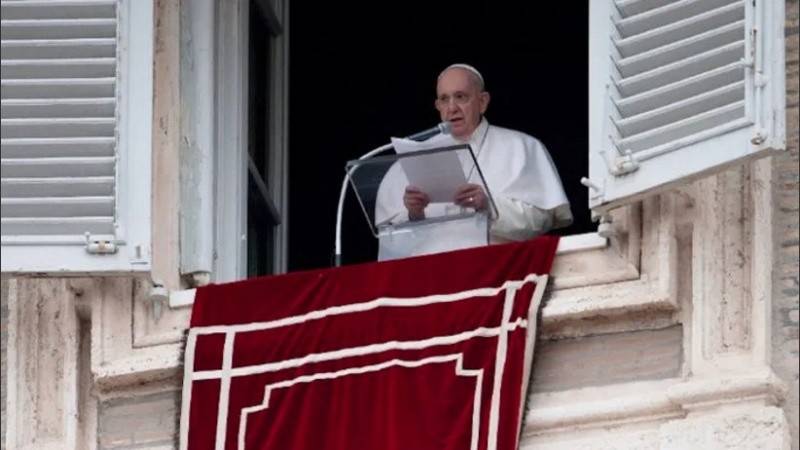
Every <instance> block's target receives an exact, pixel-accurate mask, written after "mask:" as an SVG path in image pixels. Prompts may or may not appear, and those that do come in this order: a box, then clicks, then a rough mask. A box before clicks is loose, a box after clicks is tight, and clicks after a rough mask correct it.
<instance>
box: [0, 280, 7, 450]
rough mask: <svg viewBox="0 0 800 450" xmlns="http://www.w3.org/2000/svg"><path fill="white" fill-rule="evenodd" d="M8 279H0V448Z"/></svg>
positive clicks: (0, 441) (1, 441)
mask: <svg viewBox="0 0 800 450" xmlns="http://www.w3.org/2000/svg"><path fill="white" fill-rule="evenodd" d="M7 353H8V279H6V278H5V277H3V278H2V281H0V449H3V450H5V448H6V404H7V402H6V397H7V395H8V389H6V379H7V378H6V373H7V372H6V371H7V370H8V369H7V368H8V364H7V363H8V357H7Z"/></svg>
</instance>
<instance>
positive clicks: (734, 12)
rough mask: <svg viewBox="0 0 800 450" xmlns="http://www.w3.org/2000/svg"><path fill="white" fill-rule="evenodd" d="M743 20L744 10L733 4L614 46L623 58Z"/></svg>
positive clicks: (623, 40) (618, 42)
mask: <svg viewBox="0 0 800 450" xmlns="http://www.w3.org/2000/svg"><path fill="white" fill-rule="evenodd" d="M743 20H744V8H743V7H742V5H740V4H738V3H733V4H730V5H725V6H723V7H722V8H719V9H716V10H712V11H708V12H706V13H704V14H701V15H699V16H695V17H690V18H688V19H686V20H682V21H680V22H675V23H671V24H669V25H667V26H664V27H661V28H657V29H655V30H649V31H647V32H644V33H642V34H639V35H635V36H633V37H630V38H627V39H620V40H617V41H616V45H617V48H618V49H619V53H620V54H621V55H622V56H623V57H625V56H629V55H635V54H638V53H644V52H647V51H650V50H653V49H655V48H658V47H661V46H664V45H668V44H670V43H671V42H675V41H678V40H682V39H688V38H690V37H692V36H696V35H698V34H702V33H703V32H704V31H707V30H714V29H717V28H721V27H724V26H725V25H726V24H729V23H733V22H739V21H743Z"/></svg>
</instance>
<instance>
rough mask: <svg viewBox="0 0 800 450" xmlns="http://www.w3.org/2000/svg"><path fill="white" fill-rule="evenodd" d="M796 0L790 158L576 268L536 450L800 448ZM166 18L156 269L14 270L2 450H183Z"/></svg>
mask: <svg viewBox="0 0 800 450" xmlns="http://www.w3.org/2000/svg"><path fill="white" fill-rule="evenodd" d="M785 5H786V11H785V41H784V42H785V49H786V124H787V150H786V151H785V152H782V153H780V154H775V155H774V156H770V157H767V158H762V159H758V160H754V161H749V162H747V163H745V164H741V165H737V166H734V167H731V168H728V169H727V170H725V171H722V172H718V173H716V174H714V175H711V176H707V177H704V178H702V179H698V180H694V181H691V182H686V183H683V184H681V185H679V186H678V187H676V188H674V189H672V190H669V191H668V192H665V193H661V194H659V195H655V196H650V197H648V198H645V199H643V200H641V201H639V202H637V203H634V204H632V205H630V206H626V207H623V208H619V209H615V210H613V212H612V215H613V222H612V223H613V227H614V230H613V233H612V234H611V237H610V238H609V242H608V243H607V244H604V245H587V246H576V247H574V248H572V249H571V250H565V251H563V252H561V254H559V256H558V257H557V259H556V263H555V267H554V270H553V277H552V282H551V286H550V287H549V292H548V294H547V296H546V304H545V306H544V308H543V310H542V328H541V335H540V338H539V342H538V343H537V350H536V352H537V354H536V358H535V365H534V371H533V386H532V392H531V394H530V397H529V399H528V402H529V403H528V405H529V409H528V413H527V415H526V417H525V424H524V430H523V436H522V443H521V448H522V449H533V448H537V449H538V448H548V449H571V450H572V449H700V448H702V449H717V448H719V449H722V448H726V449H727V448H737V449H762V448H763V449H773V448H774V449H793V450H797V449H800V445H799V444H798V442H799V439H800V437H799V436H800V435H799V434H798V433H799V431H798V421H799V420H800V413H799V412H798V406H797V405H798V402H799V401H800V397H799V394H798V363H799V362H800V360H799V359H798V330H799V329H800V327H799V325H798V295H799V294H798V292H799V290H800V286H799V285H798V283H799V281H798V280H799V279H800V278H799V275H798V272H799V271H800V267H798V259H799V258H800V255H799V254H798V251H799V249H800V235H799V233H800V225H799V223H798V221H799V219H798V217H799V210H798V196H799V195H800V175H799V174H798V155H799V154H800V151H799V150H798V149H799V148H800V142H799V140H800V133H799V132H798V110H799V108H798V105H799V104H800V96H799V92H798V91H799V90H798V81H799V80H800V78H799V76H800V73H799V72H800V70H799V68H800V51H799V50H800V44H799V43H798V35H799V34H800V33H799V31H798V29H799V28H800V2H798V1H797V0H786V1H785ZM277 11H278V12H279V15H281V16H282V17H288V12H287V11H286V9H285V8H284V9H281V8H277ZM154 14H155V18H156V19H155V36H156V37H155V41H156V45H155V49H156V51H155V55H154V58H155V63H154V67H155V72H154V73H155V84H154V89H155V96H154V99H155V101H154V113H153V114H154V119H153V123H154V138H153V148H154V155H156V156H154V161H153V171H154V176H153V180H154V181H153V198H154V202H155V203H154V205H155V206H154V214H153V224H154V225H153V228H154V229H156V230H160V231H159V232H157V233H154V235H153V249H154V250H153V253H154V257H153V263H152V270H151V271H150V272H148V273H146V274H139V275H123V274H116V275H111V276H80V275H73V276H53V275H25V276H18V275H14V274H4V275H3V278H2V314H0V319H1V320H2V323H1V324H0V336H1V337H2V369H1V370H2V386H3V389H2V405H1V406H2V414H1V417H2V445H3V448H4V449H5V448H8V449H28V448H30V449H33V448H42V449H51V448H52V449H64V448H85V449H134V448H135V449H140V448H154V449H171V448H176V446H177V430H178V418H179V411H180V387H181V376H182V367H181V357H182V356H181V351H182V338H183V333H184V331H185V328H186V326H187V324H188V319H189V314H190V307H189V306H188V305H186V304H184V303H182V302H180V301H177V300H176V299H177V297H176V296H175V295H172V300H170V293H171V292H172V293H175V292H179V291H181V290H182V289H185V288H186V287H187V285H186V281H185V280H183V279H181V278H180V277H179V276H178V271H177V270H176V267H177V265H178V263H177V261H178V260H179V259H180V255H178V254H177V247H178V244H177V242H176V240H177V237H176V236H177V231H175V230H177V228H178V227H179V218H178V217H177V214H176V213H174V211H176V210H177V208H176V204H177V203H178V202H179V200H178V198H179V194H178V191H179V187H178V186H177V185H176V184H175V181H174V180H173V179H170V178H169V177H159V176H157V174H158V173H159V172H163V173H169V172H170V171H171V170H174V169H176V167H177V166H178V165H179V164H180V162H179V161H178V150H179V147H180V139H181V127H180V117H179V113H180V111H179V107H178V106H177V105H179V104H180V101H179V98H180V94H179V88H180V87H181V86H182V85H181V81H180V80H181V73H180V70H179V68H178V67H176V64H175V61H179V60H181V57H180V56H179V55H178V52H179V51H180V47H179V41H180V39H176V36H177V35H178V34H179V31H178V23H179V17H180V15H181V12H180V10H179V2H178V1H177V0H157V1H156V2H155V13H154ZM153 280H158V281H159V284H158V285H157V286H154V283H153Z"/></svg>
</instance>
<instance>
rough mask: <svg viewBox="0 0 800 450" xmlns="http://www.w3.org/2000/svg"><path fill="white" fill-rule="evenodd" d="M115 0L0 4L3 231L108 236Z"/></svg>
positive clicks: (112, 218) (112, 215)
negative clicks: (0, 13)
mask: <svg viewBox="0 0 800 450" xmlns="http://www.w3.org/2000/svg"><path fill="white" fill-rule="evenodd" d="M116 9H117V1H116V0H46V1H37V0H32V1H25V2H5V1H4V2H2V41H1V42H0V47H2V58H1V59H2V60H1V61H0V64H2V81H0V83H2V119H3V120H2V142H1V144H2V159H0V168H1V170H0V172H1V173H0V175H1V176H2V235H3V236H4V238H5V237H9V238H13V239H18V238H20V237H24V236H38V237H46V236H53V237H59V238H63V237H65V236H75V237H76V239H75V240H73V242H80V239H77V238H80V237H82V236H83V235H84V234H85V233H87V232H88V233H91V234H92V235H103V236H113V235H114V231H115V228H116V211H115V209H116V199H115V195H116V188H115V180H116V172H117V157H116V127H117V101H116V97H117V92H116V89H117V85H116V76H117V73H116V72H117V11H116Z"/></svg>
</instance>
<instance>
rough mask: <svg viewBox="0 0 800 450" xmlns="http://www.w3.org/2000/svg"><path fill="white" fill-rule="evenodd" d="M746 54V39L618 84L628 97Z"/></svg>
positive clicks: (701, 72)
mask: <svg viewBox="0 0 800 450" xmlns="http://www.w3.org/2000/svg"><path fill="white" fill-rule="evenodd" d="M743 54H744V41H739V42H734V43H733V44H729V45H725V46H722V47H720V48H717V49H714V50H711V51H708V52H705V53H701V54H699V55H695V56H693V57H690V58H687V59H684V60H681V61H678V62H675V63H672V64H667V65H665V66H662V67H659V68H657V69H654V70H651V71H649V72H645V73H642V74H639V75H634V76H632V77H630V78H626V79H624V80H621V81H620V82H619V84H618V85H617V86H618V88H619V92H620V94H621V95H623V96H625V97H628V96H632V95H636V94H640V93H642V92H644V91H649V90H652V89H656V88H658V87H660V86H665V85H668V84H672V83H677V82H678V81H680V80H683V79H686V78H688V77H693V76H695V75H699V74H703V73H706V72H710V71H712V70H714V69H717V68H719V67H723V66H727V65H729V64H733V63H737V62H739V60H740V59H741V56H742V55H743Z"/></svg>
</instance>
